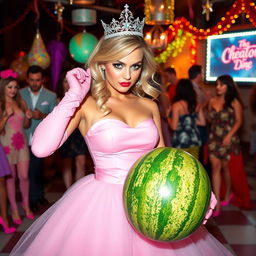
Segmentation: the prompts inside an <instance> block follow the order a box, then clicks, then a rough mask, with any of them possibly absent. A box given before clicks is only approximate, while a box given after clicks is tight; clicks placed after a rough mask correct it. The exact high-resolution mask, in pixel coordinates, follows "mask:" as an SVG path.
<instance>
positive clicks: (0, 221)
mask: <svg viewBox="0 0 256 256" xmlns="http://www.w3.org/2000/svg"><path fill="white" fill-rule="evenodd" d="M0 225H2V227H3V230H4V233H5V234H11V233H14V232H15V231H16V228H15V227H8V226H7V225H6V223H5V222H4V219H3V218H2V217H0Z"/></svg>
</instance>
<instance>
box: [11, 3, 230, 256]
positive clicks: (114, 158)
mask: <svg viewBox="0 0 256 256" xmlns="http://www.w3.org/2000/svg"><path fill="white" fill-rule="evenodd" d="M123 12H125V14H126V15H130V12H129V10H127V6H126V9H125V10H124V11H123ZM123 12H122V14H121V15H123ZM137 22H138V20H137ZM138 26H139V28H140V31H137V30H136V34H134V33H133V32H135V31H128V32H129V34H127V33H128V32H127V33H126V32H125V31H123V32H120V33H114V34H112V33H110V34H111V37H109V36H110V35H109V34H108V33H107V32H106V30H105V36H104V37H103V39H101V40H100V42H99V43H98V45H97V47H96V49H95V50H94V52H93V53H92V55H91V57H90V60H89V63H88V64H89V68H90V69H88V70H87V71H84V70H82V69H79V68H78V69H74V70H71V71H69V72H68V73H67V76H66V77H67V80H68V83H69V86H70V89H69V91H68V92H67V93H66V95H65V97H64V98H63V99H62V101H61V102H60V103H59V105H58V106H57V107H56V108H55V109H54V111H53V112H52V113H51V114H50V115H48V116H47V117H46V119H45V120H43V121H42V123H41V124H40V125H39V126H38V128H37V130H36V132H35V135H34V139H33V145H32V149H33V151H34V153H35V154H37V155H38V156H45V155H48V154H50V153H51V152H53V151H55V150H56V149H57V148H58V147H59V146H60V145H61V144H62V143H63V142H64V141H65V140H66V138H67V137H68V136H69V135H70V134H71V133H72V131H74V129H75V128H76V127H79V129H80V131H81V133H82V135H83V136H84V138H85V140H86V143H87V145H88V147H89V149H90V152H91V154H92V157H93V160H94V163H95V175H88V176H87V177H84V178H81V179H80V180H79V181H78V182H76V183H75V184H74V185H73V186H72V187H71V188H70V189H69V190H68V191H67V192H66V193H65V195H64V196H63V198H62V199H61V200H60V201H59V202H57V203H56V204H55V205H54V206H53V207H52V208H50V209H49V210H48V211H47V212H46V213H45V214H44V215H43V216H42V217H41V218H40V219H39V220H38V222H37V223H35V225H32V227H31V228H30V230H29V231H28V232H27V234H25V235H24V237H23V238H21V241H20V243H18V245H17V246H16V248H14V251H13V253H11V255H19V253H21V252H23V255H35V254H36V255H62V256H64V255H77V256H78V255H88V256H89V255H90V256H102V255H104V256H115V255H116V256H119V255H120V256H121V255H122V256H132V255H133V256H139V255H141V256H142V255H145V256H146V255H147V256H149V255H151V256H153V255H161V256H167V255H197V256H198V255H200V254H201V255H205V251H206V250H208V251H210V253H209V254H208V255H229V253H228V252H227V250H226V249H225V248H224V247H223V246H221V244H220V243H219V242H217V240H215V239H214V238H213V237H211V236H210V235H209V234H208V233H207V231H206V230H205V229H204V228H200V230H199V231H198V232H196V233H197V234H195V235H192V237H191V238H188V239H187V240H186V241H182V242H179V243H173V244H166V243H159V242H153V241H150V240H148V239H146V238H144V237H142V236H141V235H139V234H138V233H137V232H136V231H135V230H134V229H133V228H132V227H131V225H130V224H129V222H128V221H127V219H126V217H125V212H124V208H123V203H122V190H123V183H124V180H125V177H126V175H127V173H128V171H129V169H130V167H131V166H132V165H133V163H134V162H135V161H136V160H137V159H138V158H139V157H140V156H142V155H143V154H145V153H146V152H148V151H150V150H152V149H153V148H155V147H162V146H164V143H163V136H162V133H161V127H160V114H159V111H158V108H157V104H156V103H155V102H154V101H153V100H151V99H148V98H144V97H143V96H144V95H146V94H147V95H149V96H151V97H152V98H156V97H157V96H158V91H157V90H156V89H154V87H152V86H151V85H150V84H149V83H148V81H149V80H150V78H151V76H152V75H153V74H154V72H155V69H156V64H155V62H154V58H153V56H152V54H151V52H150V50H149V48H148V46H147V45H146V43H145V41H144V40H143V34H142V27H141V26H142V24H140V25H138ZM127 27H129V24H125V28H127ZM133 28H134V27H133ZM136 28H137V29H138V27H136ZM107 31H109V30H107ZM131 33H132V34H131ZM91 77H92V81H91ZM90 86H91V87H90ZM46 128H47V129H50V130H51V136H50V138H48V137H47V136H45V135H44V131H45V129H46ZM42 244H43V246H41V245H42ZM38 248H40V250H38Z"/></svg>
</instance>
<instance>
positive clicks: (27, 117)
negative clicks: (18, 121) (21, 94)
mask: <svg viewBox="0 0 256 256" xmlns="http://www.w3.org/2000/svg"><path fill="white" fill-rule="evenodd" d="M21 108H22V111H23V112H24V113H25V119H24V123H23V128H29V126H30V125H31V118H32V112H31V110H29V109H28V107H27V104H26V102H25V101H24V100H21Z"/></svg>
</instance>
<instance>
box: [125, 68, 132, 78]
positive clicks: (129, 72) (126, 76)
mask: <svg viewBox="0 0 256 256" xmlns="http://www.w3.org/2000/svg"><path fill="white" fill-rule="evenodd" d="M124 78H125V79H127V80H128V79H130V78H131V70H130V69H129V68H126V69H125V74H124Z"/></svg>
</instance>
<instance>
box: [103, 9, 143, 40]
mask: <svg viewBox="0 0 256 256" xmlns="http://www.w3.org/2000/svg"><path fill="white" fill-rule="evenodd" d="M144 19H145V18H144ZM144 19H143V20H142V21H140V20H139V18H137V19H134V18H133V15H132V12H131V11H130V10H129V6H128V4H126V5H125V6H124V10H123V11H122V12H121V14H120V17H119V20H120V21H118V20H115V19H112V21H111V23H110V24H109V25H108V24H106V23H104V22H103V21H102V20H101V23H102V26H103V28H104V39H108V38H112V37H116V36H128V35H135V36H140V37H142V38H143V27H144Z"/></svg>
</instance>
